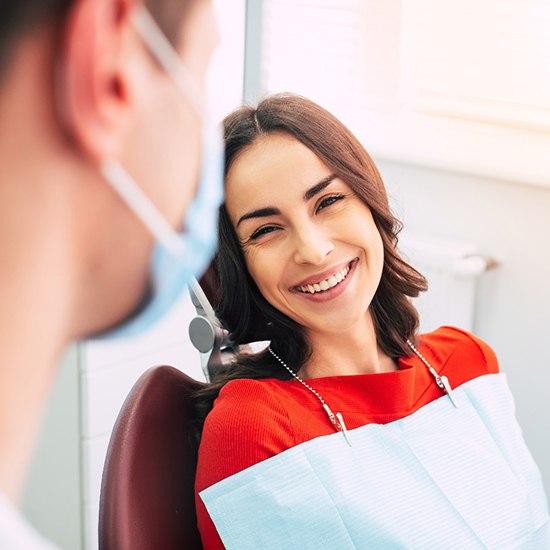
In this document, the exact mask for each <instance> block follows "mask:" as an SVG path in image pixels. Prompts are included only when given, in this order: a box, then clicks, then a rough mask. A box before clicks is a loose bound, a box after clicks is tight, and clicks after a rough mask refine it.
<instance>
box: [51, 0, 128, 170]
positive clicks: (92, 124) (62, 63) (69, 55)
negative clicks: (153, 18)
mask: <svg viewBox="0 0 550 550" xmlns="http://www.w3.org/2000/svg"><path fill="white" fill-rule="evenodd" d="M136 5H137V2H136V0H76V1H75V2H74V3H73V6H72V7H71V8H70V11H69V14H68V18H67V21H66V24H65V27H64V30H63V32H64V36H63V40H62V44H61V55H60V59H59V66H58V67H57V69H58V81H57V82H56V93H57V101H58V105H57V107H58V109H59V111H60V113H59V114H60V117H61V119H62V122H63V124H64V125H65V131H67V132H68V133H69V134H70V136H71V138H72V139H73V140H74V141H75V142H76V144H77V146H78V147H79V148H80V149H81V151H82V152H83V153H84V154H85V155H86V156H88V157H89V158H90V159H91V160H92V161H94V162H99V161H101V160H102V159H104V158H106V157H117V156H119V151H120V147H121V144H122V141H123V139H124V135H125V133H126V131H127V128H128V124H129V121H130V117H131V113H132V86H131V82H130V79H131V71H130V69H129V67H131V65H132V60H131V59H129V58H130V57H131V55H132V47H131V46H129V44H134V43H136V44H137V43H138V41H137V40H135V32H134V30H133V28H132V21H131V17H132V11H133V10H134V9H136Z"/></svg>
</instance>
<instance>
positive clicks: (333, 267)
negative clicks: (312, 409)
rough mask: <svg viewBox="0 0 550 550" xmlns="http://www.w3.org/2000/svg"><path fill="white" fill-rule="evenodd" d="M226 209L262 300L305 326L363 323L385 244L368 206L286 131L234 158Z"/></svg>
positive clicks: (333, 328)
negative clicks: (262, 297)
mask: <svg viewBox="0 0 550 550" xmlns="http://www.w3.org/2000/svg"><path fill="white" fill-rule="evenodd" d="M226 206H227V210H228V213H229V216H230V218H231V221H232V223H233V227H234V228H235V230H236V233H237V235H238V237H239V239H240V241H241V243H242V248H243V251H244V256H245V259H246V264H247V267H248V270H249V272H250V275H251V276H252V278H253V279H254V281H255V283H256V285H257V286H258V289H259V290H260V292H261V293H262V295H263V296H264V297H265V299H266V300H267V301H268V302H269V303H270V304H271V305H272V306H274V307H275V308H277V309H278V310H279V311H281V312H282V313H284V314H285V315H287V316H288V317H290V318H291V319H293V320H294V321H295V322H297V323H299V324H300V325H302V326H304V327H305V328H306V332H310V331H314V332H316V333H323V332H331V333H333V332H343V331H347V330H350V329H352V328H353V327H355V326H356V325H357V324H358V323H363V322H365V321H366V320H367V317H368V316H367V311H368V307H369V305H370V303H371V301H372V298H373V296H374V293H375V292H376V289H377V287H378V283H379V282H380V277H381V274H382V267H383V258H384V252H383V245H382V240H381V237H380V234H379V232H378V230H377V228H376V225H375V224H374V220H373V218H372V214H371V212H370V210H369V208H368V207H367V206H366V205H365V204H364V203H363V202H362V201H361V200H360V199H359V198H358V197H357V196H356V195H355V194H354V193H353V191H352V190H351V189H350V187H348V185H346V183H345V182H344V181H342V180H341V179H339V178H337V177H335V175H334V174H333V173H332V172H331V170H330V169H329V168H328V167H327V166H325V165H324V164H323V163H322V162H321V161H320V160H319V158H318V157H317V156H316V155H315V154H314V153H313V152H312V151H311V150H309V149H308V148H307V147H305V146H304V145H303V144H302V143H300V142H299V141H298V140H296V139H294V138H293V137H290V136H289V135H287V134H284V133H273V134H269V135H268V136H265V137H261V138H259V139H258V140H257V141H256V142H255V143H254V144H253V145H252V146H251V147H250V148H248V149H245V150H244V151H243V152H242V153H241V154H240V155H238V156H237V157H236V159H235V160H234V161H233V164H232V165H231V168H230V169H229V172H228V174H227V178H226Z"/></svg>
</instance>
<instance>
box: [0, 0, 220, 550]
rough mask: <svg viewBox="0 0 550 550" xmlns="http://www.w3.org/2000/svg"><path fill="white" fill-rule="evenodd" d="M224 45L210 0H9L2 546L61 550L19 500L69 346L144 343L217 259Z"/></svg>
mask: <svg viewBox="0 0 550 550" xmlns="http://www.w3.org/2000/svg"><path fill="white" fill-rule="evenodd" d="M217 42H218V35H217V29H216V25H215V21H214V16H213V11H212V5H211V2H210V0H148V1H146V2H144V3H142V2H140V1H138V0H72V1H71V0H48V1H45V0H40V1H39V0H5V1H3V2H2V8H0V548H2V549H15V548H17V549H19V548H25V549H34V548H52V546H51V545H50V544H48V543H47V542H46V541H44V540H43V539H42V538H41V537H40V536H39V535H38V534H37V533H36V532H35V531H34V530H33V529H32V528H31V527H30V526H29V525H28V524H27V523H26V522H25V521H24V519H23V518H22V517H21V516H20V515H19V513H18V511H17V505H18V499H19V497H20V492H21V488H22V485H23V482H24V479H25V474H26V470H27V467H28V465H29V462H30V460H31V457H32V453H33V450H34V446H35V442H36V438H37V435H38V431H39V428H40V422H41V417H42V413H43V409H44V406H45V403H46V401H47V398H48V394H49V392H50V389H51V385H52V382H53V380H54V377H55V374H56V369H57V364H58V362H59V359H60V356H61V354H62V352H63V350H64V349H65V347H66V346H67V345H68V344H69V343H71V342H72V341H74V340H77V339H79V338H83V337H90V336H94V337H113V336H117V335H120V334H138V333H139V332H141V331H143V330H144V329H146V328H147V327H149V326H150V325H151V324H152V323H154V322H155V321H156V320H157V319H158V318H159V317H161V316H162V315H163V314H164V313H165V311H166V310H167V309H168V307H169V306H170V305H171V304H172V303H173V302H174V300H175V298H177V296H178V294H179V293H180V292H181V291H182V290H183V288H184V286H185V283H186V282H187V281H188V279H189V278H190V277H191V276H192V275H198V274H200V272H201V270H202V269H204V268H205V266H206V264H207V263H208V260H209V257H210V254H211V253H212V251H213V248H214V246H215V240H214V238H213V235H214V234H215V224H216V217H215V212H216V210H217V206H218V204H219V202H220V199H221V189H222V172H221V169H222V160H223V159H222V156H223V153H222V148H221V143H220V140H219V137H218V135H217V132H216V130H215V129H214V128H213V127H211V126H210V125H209V122H208V121H209V119H208V115H207V105H206V103H207V102H206V100H205V77H206V69H207V66H208V62H209V59H210V57H211V55H212V53H213V51H214V49H215V47H216V45H217ZM201 159H202V160H201Z"/></svg>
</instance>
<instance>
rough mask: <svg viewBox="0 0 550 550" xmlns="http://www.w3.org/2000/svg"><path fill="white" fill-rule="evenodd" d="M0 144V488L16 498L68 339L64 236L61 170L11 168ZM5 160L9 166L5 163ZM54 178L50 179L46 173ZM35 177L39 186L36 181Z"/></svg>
mask: <svg viewBox="0 0 550 550" xmlns="http://www.w3.org/2000/svg"><path fill="white" fill-rule="evenodd" d="M4 152H5V149H4V150H2V148H0V165H1V166H2V169H1V171H2V173H3V174H4V175H5V176H6V178H2V180H0V235H2V237H1V238H0V266H2V267H1V269H0V304H1V307H0V491H1V492H2V493H4V494H5V495H6V496H7V497H8V498H9V499H11V500H12V501H13V502H15V503H17V501H18V499H19V496H20V492H21V489H22V484H23V482H24V478H25V474H26V471H27V468H28V465H29V463H30V460H31V458H32V453H33V450H34V446H35V442H36V439H37V434H38V431H39V429H40V424H41V417H42V413H43V409H44V407H45V404H46V401H47V397H48V394H49V391H50V388H51V385H52V382H53V380H54V377H55V372H56V367H57V362H58V360H59V358H60V355H61V353H62V351H63V349H64V347H65V345H66V343H67V341H68V340H69V337H68V327H69V326H70V309H69V304H70V302H69V300H70V298H71V292H72V289H73V288H74V284H73V274H72V269H71V266H70V265H69V263H68V260H67V258H68V255H69V252H68V251H69V250H70V247H71V246H72V245H71V238H72V237H71V234H70V230H69V228H68V222H67V219H66V218H67V215H66V214H65V215H64V214H62V209H60V208H59V206H58V205H57V204H56V202H57V201H58V199H56V196H57V195H58V194H56V193H55V192H52V190H51V188H50V190H49V192H44V189H45V188H46V187H47V186H48V185H50V186H55V185H58V184H59V178H60V177H62V176H63V174H62V173H61V171H59V170H58V171H51V172H53V173H50V178H48V181H47V182H46V181H44V178H45V177H47V176H46V174H47V173H48V171H49V170H48V167H47V166H45V165H44V164H43V163H40V162H38V163H37V164H36V166H37V168H36V170H35V171H34V172H33V169H32V165H33V163H34V162H35V160H36V159H33V160H31V161H29V162H27V163H26V164H24V165H21V164H18V165H17V166H16V165H15V161H14V159H10V158H7V157H6V156H5V155H4V154H3V153H4ZM10 163H11V165H10ZM53 175H55V176H57V179H56V178H54V177H51V176H53ZM41 179H42V181H41V183H40V184H38V182H39V181H40V180H41Z"/></svg>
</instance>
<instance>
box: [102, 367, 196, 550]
mask: <svg viewBox="0 0 550 550" xmlns="http://www.w3.org/2000/svg"><path fill="white" fill-rule="evenodd" d="M203 385H204V383H203V382H198V381H196V380H193V379H192V378H190V377H189V376H187V375H185V374H183V373H182V372H181V371H179V370H177V369H175V368H173V367H168V366H162V367H154V368H151V369H149V370H148V371H147V372H145V373H144V374H143V375H142V376H141V378H139V380H138V381H137V382H136V384H135V385H134V387H133V388H132V390H131V391H130V393H129V395H128V397H127V398H126V401H125V402H124V405H123V406H122V409H121V411H120V413H119V416H118V418H117V421H116V424H115V426H114V429H113V432H112V435H111V440H110V443H109V449H108V451H107V458H106V461H105V467H104V470H103V479H102V486H101V500H100V511H99V548H100V549H101V550H126V549H128V550H141V549H143V550H157V549H158V550H171V549H172V548H174V549H176V548H177V549H182V548H185V549H194V548H199V549H200V548H202V546H201V542H200V535H199V533H198V530H197V522H196V513H195V505H194V487H193V486H194V480H195V469H196V463H197V443H196V440H195V435H194V429H193V415H192V410H191V406H190V400H189V395H190V393H191V392H192V391H194V390H196V389H198V388H200V387H202V386H203Z"/></svg>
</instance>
